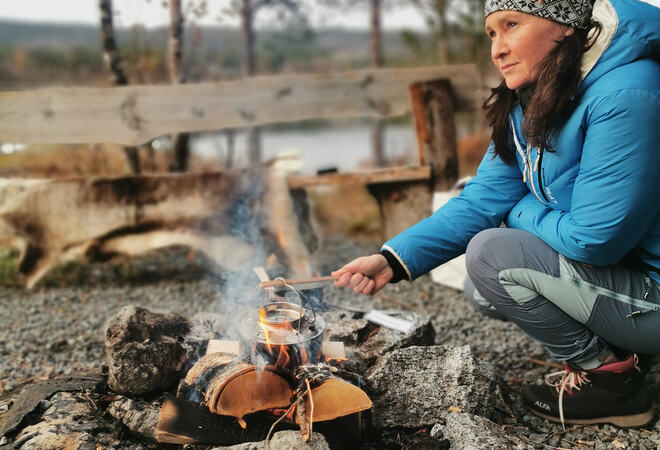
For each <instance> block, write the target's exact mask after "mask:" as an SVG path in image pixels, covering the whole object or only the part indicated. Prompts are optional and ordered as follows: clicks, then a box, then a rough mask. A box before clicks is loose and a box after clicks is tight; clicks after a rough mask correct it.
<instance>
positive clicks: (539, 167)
mask: <svg viewBox="0 0 660 450" xmlns="http://www.w3.org/2000/svg"><path fill="white" fill-rule="evenodd" d="M542 161H543V150H541V149H539V156H538V158H537V160H536V168H535V170H536V171H537V173H538V177H539V190H540V191H541V195H542V196H543V198H544V199H545V201H546V203H548V204H549V203H550V200H548V197H547V196H546V195H545V191H544V190H543V177H542V176H541V171H542V170H543V169H542V168H541V162H542Z"/></svg>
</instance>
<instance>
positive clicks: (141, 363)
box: [105, 305, 190, 395]
mask: <svg viewBox="0 0 660 450" xmlns="http://www.w3.org/2000/svg"><path fill="white" fill-rule="evenodd" d="M189 331H190V324H189V323H188V321H187V320H186V319H185V318H184V317H182V316H180V315H178V314H175V313H170V314H159V313H153V312H150V311H148V310H146V309H144V308H140V307H137V306H132V305H131V306H126V307H124V308H122V310H121V311H119V313H118V314H117V315H116V316H115V317H113V318H112V319H110V321H109V322H108V326H107V328H106V333H105V345H106V349H107V352H108V367H109V370H108V386H109V387H110V388H111V389H112V390H113V391H115V392H118V393H120V394H126V395H142V394H146V393H148V392H153V391H157V390H159V389H164V388H168V387H170V386H174V385H175V384H176V383H178V381H179V379H180V377H181V375H182V373H181V372H182V369H183V367H184V364H185V361H186V349H185V347H184V346H183V345H182V343H181V341H183V336H185V335H186V334H187V333H188V332H189Z"/></svg>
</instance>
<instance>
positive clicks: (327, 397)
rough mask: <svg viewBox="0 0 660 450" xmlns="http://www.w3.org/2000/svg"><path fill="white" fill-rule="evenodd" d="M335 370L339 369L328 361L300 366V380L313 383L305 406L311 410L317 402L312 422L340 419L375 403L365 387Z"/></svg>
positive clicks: (306, 397) (298, 369)
mask: <svg viewBox="0 0 660 450" xmlns="http://www.w3.org/2000/svg"><path fill="white" fill-rule="evenodd" d="M333 372H335V373H337V372H338V371H337V370H336V369H335V368H333V367H331V366H327V365H325V364H317V365H307V366H300V367H298V368H297V370H296V377H297V378H298V380H299V381H300V382H301V383H307V382H309V383H310V385H311V392H310V395H307V396H305V408H306V410H307V411H310V410H311V409H312V402H313V405H314V406H313V411H314V414H313V417H312V420H311V421H312V422H323V421H327V420H332V419H336V418H337V417H343V416H347V415H349V414H353V413H357V412H360V411H364V410H367V409H369V408H371V406H372V402H371V400H370V399H369V397H368V396H367V394H366V393H365V392H364V391H363V390H362V389H360V388H359V387H357V386H355V385H353V384H351V383H349V382H348V381H345V380H343V379H341V378H339V377H337V376H335V375H334V374H333ZM296 417H298V415H296Z"/></svg>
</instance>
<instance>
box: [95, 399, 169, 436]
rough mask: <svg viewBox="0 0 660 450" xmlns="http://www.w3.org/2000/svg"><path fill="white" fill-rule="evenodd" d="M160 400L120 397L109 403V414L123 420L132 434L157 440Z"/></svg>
mask: <svg viewBox="0 0 660 450" xmlns="http://www.w3.org/2000/svg"><path fill="white" fill-rule="evenodd" d="M160 407H161V402H160V401H154V402H151V403H149V402H144V401H141V400H137V399H130V398H126V397H120V398H119V399H117V400H115V401H113V402H111V403H110V404H109V405H108V409H107V411H108V414H110V415H111V416H112V417H114V418H115V419H117V420H119V421H120V422H122V423H123V424H124V425H125V426H126V428H128V429H129V430H130V432H131V433H132V434H134V435H135V436H137V437H139V438H142V439H149V440H151V441H154V442H156V426H157V425H158V416H159V414H160Z"/></svg>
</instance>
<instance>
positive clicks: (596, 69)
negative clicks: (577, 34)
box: [578, 0, 660, 94]
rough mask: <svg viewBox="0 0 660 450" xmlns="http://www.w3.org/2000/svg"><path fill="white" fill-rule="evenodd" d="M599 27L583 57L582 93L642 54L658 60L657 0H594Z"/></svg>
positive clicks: (659, 27) (659, 19) (659, 2)
mask: <svg viewBox="0 0 660 450" xmlns="http://www.w3.org/2000/svg"><path fill="white" fill-rule="evenodd" d="M592 17H593V19H594V20H596V21H598V22H600V24H601V25H602V31H601V33H600V36H599V37H598V39H597V40H596V42H595V44H594V45H593V46H592V47H591V48H590V49H589V50H588V51H587V52H586V53H585V54H584V56H583V58H582V78H583V81H582V84H581V85H580V87H579V88H578V94H581V93H582V92H584V90H586V89H587V88H588V87H589V86H591V85H592V84H593V83H594V82H595V81H596V80H598V79H599V78H600V77H602V76H603V75H605V74H606V73H608V72H610V71H611V70H613V69H615V68H617V67H620V66H623V65H625V64H629V63H631V62H633V61H637V60H639V59H645V58H649V57H651V58H655V59H656V60H658V61H660V0H596V2H595V3H594V9H593V14H592Z"/></svg>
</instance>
